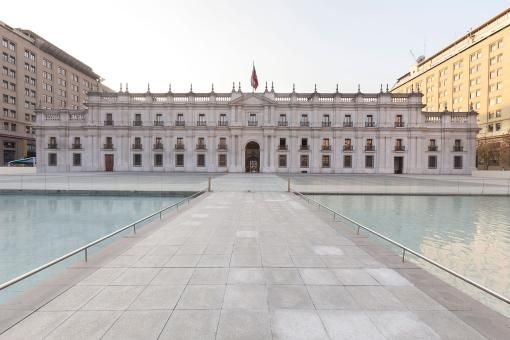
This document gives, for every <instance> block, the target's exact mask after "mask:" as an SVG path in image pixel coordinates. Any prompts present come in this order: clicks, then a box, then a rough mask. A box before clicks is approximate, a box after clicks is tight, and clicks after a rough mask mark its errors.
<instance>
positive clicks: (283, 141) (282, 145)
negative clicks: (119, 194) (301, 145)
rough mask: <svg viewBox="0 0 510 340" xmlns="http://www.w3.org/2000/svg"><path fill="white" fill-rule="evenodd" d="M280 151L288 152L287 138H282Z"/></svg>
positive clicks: (279, 145) (279, 146)
mask: <svg viewBox="0 0 510 340" xmlns="http://www.w3.org/2000/svg"><path fill="white" fill-rule="evenodd" d="M278 150H280V151H286V150H287V140H286V138H280V143H279V144H278Z"/></svg>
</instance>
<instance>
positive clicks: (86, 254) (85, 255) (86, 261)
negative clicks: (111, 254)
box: [85, 248, 89, 262]
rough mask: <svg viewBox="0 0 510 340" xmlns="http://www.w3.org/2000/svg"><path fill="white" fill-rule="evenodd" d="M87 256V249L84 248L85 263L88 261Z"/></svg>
mask: <svg viewBox="0 0 510 340" xmlns="http://www.w3.org/2000/svg"><path fill="white" fill-rule="evenodd" d="M88 258H89V254H88V248H85V262H87V261H88Z"/></svg>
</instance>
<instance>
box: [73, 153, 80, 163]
mask: <svg viewBox="0 0 510 340" xmlns="http://www.w3.org/2000/svg"><path fill="white" fill-rule="evenodd" d="M73 166H81V153H73Z"/></svg>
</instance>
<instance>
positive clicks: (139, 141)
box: [132, 137, 142, 150]
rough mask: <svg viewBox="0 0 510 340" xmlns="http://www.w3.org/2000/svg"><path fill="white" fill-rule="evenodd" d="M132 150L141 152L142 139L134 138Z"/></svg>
mask: <svg viewBox="0 0 510 340" xmlns="http://www.w3.org/2000/svg"><path fill="white" fill-rule="evenodd" d="M132 149H133V150H142V138H141V137H135V142H134V144H133V145H132Z"/></svg>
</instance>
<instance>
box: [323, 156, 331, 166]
mask: <svg viewBox="0 0 510 340" xmlns="http://www.w3.org/2000/svg"><path fill="white" fill-rule="evenodd" d="M330 159H331V157H330V156H329V155H322V159H321V160H322V162H321V164H322V167H323V168H329V167H330Z"/></svg>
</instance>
